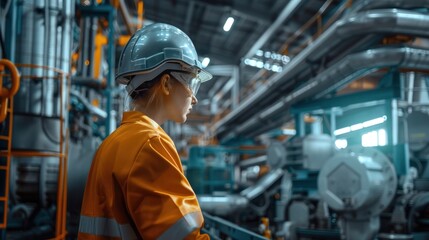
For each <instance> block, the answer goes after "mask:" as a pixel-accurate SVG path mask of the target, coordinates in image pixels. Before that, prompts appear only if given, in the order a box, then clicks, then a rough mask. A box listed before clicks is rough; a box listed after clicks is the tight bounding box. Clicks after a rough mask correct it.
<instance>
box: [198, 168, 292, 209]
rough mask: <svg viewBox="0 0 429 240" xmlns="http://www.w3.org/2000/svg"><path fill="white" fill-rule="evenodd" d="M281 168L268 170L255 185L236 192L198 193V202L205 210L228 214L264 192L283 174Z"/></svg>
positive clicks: (243, 207)
mask: <svg viewBox="0 0 429 240" xmlns="http://www.w3.org/2000/svg"><path fill="white" fill-rule="evenodd" d="M283 173H284V171H283V170H282V169H276V170H273V171H270V172H269V173H267V174H266V175H265V176H263V177H262V178H261V179H260V180H259V181H258V182H257V183H256V184H255V185H253V186H251V187H248V188H246V189H244V190H243V191H241V192H240V195H237V194H226V195H224V196H213V195H198V196H197V197H198V202H199V204H200V206H201V209H202V210H203V211H205V212H208V213H212V214H215V215H218V216H228V215H231V214H232V213H234V212H237V211H241V210H243V209H245V208H247V207H248V206H249V203H250V201H252V200H253V199H255V198H257V197H258V196H261V195H262V194H264V193H265V192H266V191H267V190H268V189H269V188H270V187H271V186H272V185H273V184H274V183H275V182H276V181H277V180H279V179H280V178H281V177H282V176H283Z"/></svg>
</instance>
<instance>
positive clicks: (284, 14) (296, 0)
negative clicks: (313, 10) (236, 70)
mask: <svg viewBox="0 0 429 240" xmlns="http://www.w3.org/2000/svg"><path fill="white" fill-rule="evenodd" d="M302 3H303V1H301V0H291V1H289V3H288V4H287V5H286V6H285V8H283V10H282V11H281V12H280V14H279V16H278V17H277V19H276V20H275V21H274V22H273V24H271V25H270V27H269V28H268V29H267V30H266V31H265V32H264V33H263V34H262V35H261V37H259V39H258V40H256V42H255V43H254V44H253V46H252V47H251V48H250V49H249V51H248V52H247V53H246V55H244V57H243V59H246V58H250V57H251V56H253V54H255V53H256V51H257V50H259V49H260V48H261V47H262V46H264V45H265V43H266V42H267V41H268V39H270V38H271V36H272V35H273V34H274V33H275V32H276V31H277V30H278V29H279V28H280V27H281V26H282V25H283V22H284V21H285V20H286V19H287V18H289V17H290V16H292V14H293V13H294V12H295V11H296V10H297V9H298V8H299V6H301V4H302Z"/></svg>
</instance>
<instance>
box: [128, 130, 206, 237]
mask: <svg viewBox="0 0 429 240" xmlns="http://www.w3.org/2000/svg"><path fill="white" fill-rule="evenodd" d="M124 192H125V198H126V201H127V207H128V211H129V213H130V215H131V218H132V220H133V221H134V224H135V227H136V229H137V230H138V232H139V233H140V235H141V236H142V238H143V239H209V237H208V235H206V234H200V229H201V227H202V226H203V221H204V219H203V216H202V213H201V209H200V206H199V204H198V200H197V198H196V196H195V193H194V191H193V190H192V188H191V186H190V184H189V182H188V180H187V179H186V177H185V175H184V173H183V170H182V165H181V163H180V159H179V156H178V154H177V151H176V149H175V147H174V145H173V144H172V143H170V142H169V141H167V140H165V139H162V138H161V137H160V136H156V137H152V138H151V139H149V140H148V141H147V142H146V143H145V145H144V146H143V147H142V149H141V151H140V153H139V154H138V156H137V158H136V159H135V160H134V163H133V166H132V168H131V170H130V173H129V175H128V180H127V182H126V186H125V189H124Z"/></svg>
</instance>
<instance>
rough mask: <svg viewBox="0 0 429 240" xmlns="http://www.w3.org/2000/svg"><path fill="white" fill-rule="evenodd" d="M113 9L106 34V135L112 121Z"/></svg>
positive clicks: (110, 128)
mask: <svg viewBox="0 0 429 240" xmlns="http://www.w3.org/2000/svg"><path fill="white" fill-rule="evenodd" d="M115 13H116V12H115V9H114V8H111V9H110V11H109V16H108V19H109V34H108V39H109V40H108V41H109V43H108V48H107V64H108V66H109V67H108V72H107V87H106V90H105V95H106V113H107V117H106V122H105V128H106V136H107V135H109V134H110V133H111V132H113V128H112V125H111V124H110V122H111V121H112V119H111V118H112V113H111V111H112V88H113V81H114V79H113V69H114V67H115V66H114V65H115V51H114V49H113V48H114V47H115V44H114V43H115V42H114V41H115V38H114V33H115V28H114V26H113V21H114V19H115V17H116V16H115V15H116V14H115Z"/></svg>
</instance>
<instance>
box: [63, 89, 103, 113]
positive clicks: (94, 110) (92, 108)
mask: <svg viewBox="0 0 429 240" xmlns="http://www.w3.org/2000/svg"><path fill="white" fill-rule="evenodd" d="M70 95H72V96H75V97H76V98H77V99H78V100H79V101H80V102H81V103H82V104H83V105H84V106H85V108H86V109H87V110H88V111H89V112H90V113H91V114H94V115H96V116H98V117H100V118H103V119H106V117H107V113H106V111H104V110H102V109H100V108H98V107H96V106H93V105H92V104H91V103H89V102H88V101H87V100H86V99H85V98H84V97H83V96H82V95H81V94H80V93H79V92H78V91H76V90H70Z"/></svg>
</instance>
